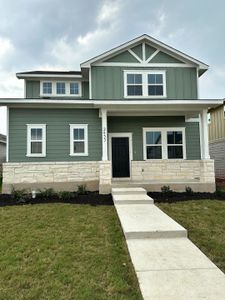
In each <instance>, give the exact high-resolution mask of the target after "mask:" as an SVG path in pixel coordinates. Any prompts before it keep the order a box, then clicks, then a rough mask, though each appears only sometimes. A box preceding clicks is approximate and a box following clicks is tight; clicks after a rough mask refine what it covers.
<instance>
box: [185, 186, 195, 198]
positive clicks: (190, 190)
mask: <svg viewBox="0 0 225 300" xmlns="http://www.w3.org/2000/svg"><path fill="white" fill-rule="evenodd" d="M185 192H186V194H187V195H189V196H191V195H193V194H194V192H193V190H192V188H191V187H190V186H186V187H185Z"/></svg>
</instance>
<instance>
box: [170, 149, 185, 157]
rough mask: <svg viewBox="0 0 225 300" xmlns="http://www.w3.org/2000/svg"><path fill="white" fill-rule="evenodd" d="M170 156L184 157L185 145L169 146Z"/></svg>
mask: <svg viewBox="0 0 225 300" xmlns="http://www.w3.org/2000/svg"><path fill="white" fill-rule="evenodd" d="M168 158H183V147H182V146H168Z"/></svg>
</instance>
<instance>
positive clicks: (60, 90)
mask: <svg viewBox="0 0 225 300" xmlns="http://www.w3.org/2000/svg"><path fill="white" fill-rule="evenodd" d="M65 93H66V84H65V82H56V94H57V95H64V94H65Z"/></svg>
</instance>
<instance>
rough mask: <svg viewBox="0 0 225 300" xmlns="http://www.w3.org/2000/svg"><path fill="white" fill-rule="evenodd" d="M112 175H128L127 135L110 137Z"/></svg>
mask: <svg viewBox="0 0 225 300" xmlns="http://www.w3.org/2000/svg"><path fill="white" fill-rule="evenodd" d="M112 176H113V177H130V157H129V138H128V137H112Z"/></svg>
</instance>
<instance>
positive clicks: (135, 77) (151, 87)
mask: <svg viewBox="0 0 225 300" xmlns="http://www.w3.org/2000/svg"><path fill="white" fill-rule="evenodd" d="M124 97H125V98H139V97H143V98H164V97H166V73H165V71H161V70H154V71H153V70H144V71H124Z"/></svg>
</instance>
